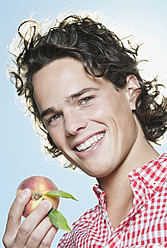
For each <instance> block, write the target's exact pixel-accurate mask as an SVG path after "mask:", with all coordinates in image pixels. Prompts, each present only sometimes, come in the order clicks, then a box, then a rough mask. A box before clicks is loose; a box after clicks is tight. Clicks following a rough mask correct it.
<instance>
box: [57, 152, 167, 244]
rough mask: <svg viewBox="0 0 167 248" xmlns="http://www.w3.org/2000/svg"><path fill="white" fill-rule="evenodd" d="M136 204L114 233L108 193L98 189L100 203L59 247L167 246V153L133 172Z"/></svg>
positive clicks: (79, 221)
mask: <svg viewBox="0 0 167 248" xmlns="http://www.w3.org/2000/svg"><path fill="white" fill-rule="evenodd" d="M129 182H130V184H131V187H132V190H133V193H134V199H133V205H132V208H131V210H130V212H129V214H128V215H127V216H126V218H125V219H124V220H123V221H122V222H121V223H120V225H119V226H118V227H117V228H116V229H115V230H114V231H113V228H112V225H111V223H110V221H109V218H108V214H107V209H106V201H105V193H104V192H103V191H102V190H101V189H100V188H99V187H98V186H97V185H95V186H94V191H95V194H96V195H97V198H98V200H99V204H98V205H97V206H95V207H93V208H91V209H90V210H88V211H87V212H85V213H84V214H83V215H82V216H81V217H80V218H79V219H78V220H77V221H75V222H74V223H73V224H72V226H71V229H72V231H71V232H67V233H65V234H64V235H63V237H62V239H61V240H60V242H59V245H58V248H62V247H63V248H67V247H68V248H80V247H82V248H100V247H105V248H107V247H108V248H111V247H114V248H130V247H135V248H164V247H167V153H164V154H162V155H161V156H160V157H159V158H158V159H155V160H153V161H151V162H149V163H148V164H147V165H144V166H143V167H142V168H138V169H137V170H134V171H132V172H130V173H129Z"/></svg>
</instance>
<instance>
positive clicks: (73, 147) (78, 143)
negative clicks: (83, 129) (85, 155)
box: [72, 131, 105, 150]
mask: <svg viewBox="0 0 167 248" xmlns="http://www.w3.org/2000/svg"><path fill="white" fill-rule="evenodd" d="M101 133H105V131H99V132H97V133H93V134H91V135H88V136H87V137H86V138H84V139H83V140H81V141H78V142H76V143H75V144H74V145H73V146H72V150H74V149H75V147H76V146H79V145H81V144H83V143H85V141H87V140H88V139H90V138H91V137H93V136H95V135H97V134H101Z"/></svg>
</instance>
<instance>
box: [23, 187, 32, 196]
mask: <svg viewBox="0 0 167 248" xmlns="http://www.w3.org/2000/svg"><path fill="white" fill-rule="evenodd" d="M22 193H23V194H24V195H26V196H30V195H31V190H30V189H29V188H26V189H24V190H23V191H22Z"/></svg>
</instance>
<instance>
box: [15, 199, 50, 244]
mask: <svg viewBox="0 0 167 248" xmlns="http://www.w3.org/2000/svg"><path fill="white" fill-rule="evenodd" d="M51 208H52V204H51V203H50V202H49V201H46V200H44V201H42V202H41V203H40V204H39V205H38V206H37V207H36V208H35V209H34V210H33V211H32V213H31V214H30V215H29V216H28V217H27V218H26V219H25V220H24V221H23V223H22V225H21V226H20V228H19V230H18V233H17V235H16V239H15V245H16V247H17V248H22V247H24V246H25V245H26V243H27V242H28V239H29V237H30V235H31V233H32V232H33V231H34V229H35V228H36V227H37V226H38V225H39V223H40V222H41V221H42V220H43V219H44V217H45V216H46V215H47V214H48V212H49V211H50V209H51Z"/></svg>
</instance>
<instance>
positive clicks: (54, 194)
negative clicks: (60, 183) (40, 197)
mask: <svg viewBox="0 0 167 248" xmlns="http://www.w3.org/2000/svg"><path fill="white" fill-rule="evenodd" d="M44 195H48V196H50V197H63V198H70V199H73V200H75V201H78V200H77V199H76V198H75V197H74V196H72V195H71V194H69V193H67V192H64V191H62V190H52V191H48V192H46V193H44Z"/></svg>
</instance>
